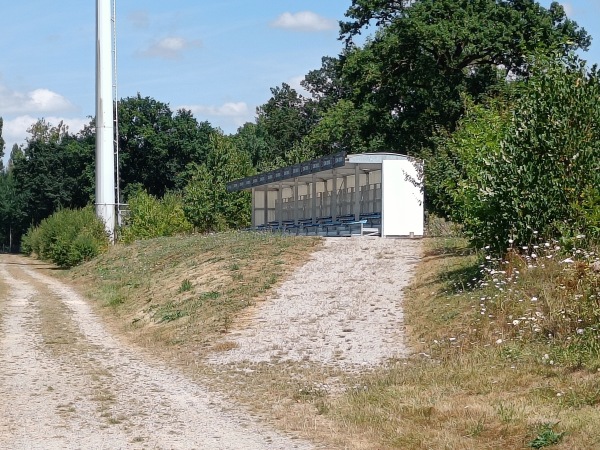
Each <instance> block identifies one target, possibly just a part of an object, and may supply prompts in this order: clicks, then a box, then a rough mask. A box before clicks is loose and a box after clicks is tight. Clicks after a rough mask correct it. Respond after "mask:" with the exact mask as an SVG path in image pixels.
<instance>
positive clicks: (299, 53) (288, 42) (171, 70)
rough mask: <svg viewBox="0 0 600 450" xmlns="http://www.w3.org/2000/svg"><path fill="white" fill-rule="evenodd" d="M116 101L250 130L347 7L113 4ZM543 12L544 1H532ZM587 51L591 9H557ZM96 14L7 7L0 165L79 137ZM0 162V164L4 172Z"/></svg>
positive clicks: (332, 1) (91, 6) (595, 53)
mask: <svg viewBox="0 0 600 450" xmlns="http://www.w3.org/2000/svg"><path fill="white" fill-rule="evenodd" d="M116 1H117V5H116V7H117V53H118V91H119V92H118V96H119V98H124V97H130V96H135V95H137V93H140V95H142V96H143V97H146V96H148V97H153V98H154V99H156V100H159V101H161V102H164V103H168V104H169V105H170V107H171V109H172V110H173V111H176V110H177V109H179V108H182V107H183V108H186V109H190V110H191V111H192V112H193V113H194V116H195V117H196V119H198V120H199V121H204V120H206V121H208V122H210V123H211V124H212V125H213V126H216V127H220V128H221V129H222V130H223V131H224V132H225V133H234V132H235V131H236V129H237V128H238V127H239V126H241V125H242V124H243V123H245V122H247V121H253V120H254V118H255V112H256V107H257V106H260V105H262V104H263V103H265V102H266V101H267V100H268V99H269V98H270V96H271V92H270V88H271V87H275V86H279V85H281V83H283V82H285V83H288V84H290V85H291V86H292V87H295V88H297V89H300V85H299V83H300V81H301V80H302V78H303V77H304V75H306V73H308V72H309V71H310V70H313V69H318V68H319V67H320V66H321V58H322V57H323V56H336V55H338V54H339V53H340V51H341V50H342V43H341V42H340V41H339V40H338V22H339V21H340V20H343V19H344V13H345V11H346V10H347V9H348V7H349V6H350V5H351V3H352V1H351V0H302V1H300V0H216V1H215V0H213V1H206V0H168V1H161V2H158V1H149V0H145V1H142V0H116ZM541 3H542V5H544V6H548V5H549V4H550V2H549V1H546V0H542V1H541ZM562 4H563V6H564V7H565V10H566V11H567V14H568V16H569V17H570V18H572V19H574V20H576V21H577V22H578V24H579V25H580V26H583V27H584V28H585V29H586V30H587V31H588V33H590V34H591V35H592V37H595V36H597V42H595V41H593V42H592V47H591V49H590V51H589V52H587V53H585V54H583V55H582V56H583V57H584V58H585V59H587V60H588V61H590V62H591V63H600V14H598V13H599V12H600V0H570V1H568V2H567V1H564V2H562ZM95 30H96V2H95V1H91V0H88V1H82V0H62V1H60V2H48V1H47V0H27V1H22V2H21V1H7V2H4V3H3V5H2V8H1V11H0V117H2V118H3V119H4V129H3V137H4V139H5V141H6V153H10V149H11V147H12V145H13V144H14V143H18V144H22V143H23V142H24V141H25V138H26V137H27V132H26V130H27V128H28V127H30V126H31V124H33V123H34V122H36V121H37V119H39V118H45V119H46V120H47V121H48V122H50V123H51V124H53V125H56V124H58V123H59V122H60V121H61V120H63V121H64V122H65V123H66V124H67V125H68V126H69V129H70V131H71V132H77V131H79V130H80V129H81V128H82V127H83V125H84V124H86V123H88V122H89V117H90V116H93V115H94V114H95V61H96V56H95V32H96V31H95ZM7 158H8V155H5V160H6V159H7Z"/></svg>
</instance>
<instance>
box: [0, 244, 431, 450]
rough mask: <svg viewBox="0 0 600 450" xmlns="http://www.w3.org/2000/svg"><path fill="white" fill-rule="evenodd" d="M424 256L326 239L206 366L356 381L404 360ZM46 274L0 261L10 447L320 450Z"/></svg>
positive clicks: (401, 248) (2, 406) (3, 425)
mask: <svg viewBox="0 0 600 450" xmlns="http://www.w3.org/2000/svg"><path fill="white" fill-rule="evenodd" d="M420 254H421V242H420V241H415V240H394V239H380V238H338V239H334V238H330V239H326V240H325V244H324V247H323V248H322V249H321V250H319V251H316V252H315V253H314V254H313V256H312V258H311V260H310V261H309V262H308V263H307V264H305V265H304V266H303V267H301V268H300V269H299V270H297V271H296V272H295V273H294V274H293V275H292V276H291V277H290V278H289V279H288V280H287V281H285V282H284V283H283V284H281V285H280V286H279V287H278V288H277V289H276V290H275V292H274V294H273V295H271V296H270V298H268V299H266V300H265V301H262V302H260V303H258V304H257V305H256V306H255V307H253V308H252V309H250V310H248V312H247V313H246V314H245V316H244V317H242V318H240V320H238V321H237V322H236V323H234V324H233V325H232V327H231V331H230V332H229V333H227V334H226V335H225V336H223V339H222V342H221V343H220V344H219V345H216V346H215V348H218V349H220V350H219V351H215V352H213V353H212V354H211V355H210V356H209V358H208V362H209V364H211V365H212V366H213V367H215V368H216V369H217V370H219V369H218V368H219V367H221V368H223V365H228V366H236V365H238V364H239V365H240V366H243V367H248V364H250V365H252V364H264V363H265V362H267V363H268V364H269V365H270V364H273V365H274V366H275V367H276V365H277V363H278V362H282V363H283V362H286V361H287V362H294V363H298V362H299V363H300V364H302V363H303V362H306V364H311V365H312V366H314V365H315V364H316V365H318V366H319V367H323V368H325V367H332V368H335V370H342V371H344V372H352V373H355V372H361V371H363V370H371V369H373V368H375V367H378V366H380V365H382V364H385V363H386V362H387V361H389V360H393V359H397V358H402V357H404V356H406V355H407V354H408V349H407V348H406V345H405V342H404V328H403V312H402V296H403V293H402V290H403V289H404V288H405V287H406V286H407V284H408V283H409V281H410V278H411V276H412V275H413V272H414V267H415V265H416V263H417V262H419V259H420ZM48 271H49V267H48V266H46V265H44V264H41V263H39V262H36V261H35V260H32V259H28V258H23V257H19V256H8V255H0V396H1V398H2V401H1V402H0V449H4V448H6V449H15V450H19V449H146V448H152V449H208V450H210V449H219V450H224V449H248V450H252V449H311V448H316V447H315V445H314V444H312V443H309V442H306V441H303V440H301V439H299V438H298V437H297V436H292V435H286V434H283V433H282V432H280V431H275V430H274V429H272V428H270V427H269V426H268V425H267V424H266V423H265V422H264V420H265V418H264V416H263V419H261V420H262V421H261V420H259V419H257V418H256V417H255V416H252V415H251V414H250V413H249V412H248V410H247V409H244V408H242V407H240V406H239V405H237V404H235V403H234V402H233V401H231V400H225V399H224V398H223V395H221V394H219V393H217V392H216V391H215V390H211V389H209V388H208V387H207V386H206V385H205V384H203V382H202V381H198V380H195V381H194V380H192V378H190V377H188V376H186V375H185V374H184V373H183V372H182V371H181V370H179V369H178V368H176V367H173V366H169V365H167V362H166V361H165V360H160V359H159V358H158V357H157V356H156V355H153V354H150V353H148V352H146V351H144V350H142V349H140V348H138V347H133V344H131V343H129V341H127V340H126V339H125V338H124V337H123V336H120V335H119V334H116V333H115V331H114V328H110V330H112V331H109V328H108V327H107V326H106V324H105V323H104V322H103V321H102V319H100V317H99V316H97V315H96V314H95V313H94V311H93V310H92V308H91V307H90V305H89V304H88V303H87V302H86V301H85V300H84V299H83V298H82V297H81V296H80V295H79V294H78V292H77V291H76V290H75V289H74V288H72V287H70V286H68V285H66V284H64V283H63V282H61V281H59V280H57V279H56V278H55V277H52V276H49V275H48ZM233 368H234V369H235V367H233ZM302 434H304V435H306V433H302Z"/></svg>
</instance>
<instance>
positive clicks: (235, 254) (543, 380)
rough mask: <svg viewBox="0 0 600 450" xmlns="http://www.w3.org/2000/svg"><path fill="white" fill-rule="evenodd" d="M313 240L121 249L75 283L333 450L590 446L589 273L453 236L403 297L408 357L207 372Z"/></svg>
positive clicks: (218, 381)
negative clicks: (482, 251) (359, 369)
mask: <svg viewBox="0 0 600 450" xmlns="http://www.w3.org/2000/svg"><path fill="white" fill-rule="evenodd" d="M317 242H318V241H314V240H312V241H311V240H303V239H301V240H299V239H289V238H287V239H286V238H281V237H276V236H265V235H239V234H225V235H217V236H209V237H190V238H175V239H173V238H169V239H159V240H154V241H148V242H141V243H136V244H134V245H133V246H130V247H122V248H116V249H114V250H113V251H111V252H110V253H109V254H108V255H107V256H104V257H101V258H100V259H97V260H96V261H95V262H93V263H92V264H88V265H86V266H83V267H81V268H78V269H76V270H75V271H73V274H72V276H73V277H74V279H75V280H77V281H82V282H83V281H85V282H86V283H87V282H89V281H91V285H90V286H92V287H93V286H95V288H93V289H92V290H91V292H96V293H95V296H96V298H100V299H101V301H102V302H104V304H106V305H110V306H111V308H113V309H114V312H116V314H117V315H118V316H119V317H120V318H121V319H119V320H120V321H121V323H123V324H126V325H127V326H128V327H129V329H130V330H132V331H133V333H132V335H133V336H138V338H137V339H136V340H137V341H138V342H142V343H144V344H145V345H147V346H149V347H156V343H157V342H158V343H162V344H164V347H165V348H170V349H171V350H169V352H168V353H163V354H164V355H165V356H166V357H168V358H174V359H175V360H177V362H178V363H180V364H182V365H183V366H187V369H188V370H189V371H190V372H192V373H196V374H199V375H200V376H201V377H203V378H204V379H205V378H206V377H209V378H210V377H212V379H213V380H214V386H216V387H217V388H219V389H222V390H223V391H225V392H227V393H228V394H229V395H230V396H232V397H233V398H236V399H237V400H239V401H240V402H241V403H243V404H245V405H246V406H247V407H250V408H251V409H252V410H254V411H255V412H257V413H260V414H263V415H264V416H266V417H270V418H271V419H272V420H273V421H274V423H276V424H277V425H278V426H279V427H281V428H283V429H286V430H290V431H295V432H298V433H300V434H303V435H305V436H309V437H313V438H315V439H317V440H319V441H321V442H325V443H326V445H327V446H328V448H355V449H387V448H398V449H456V450H458V449H461V450H463V449H500V448H503V449H522V448H544V447H549V446H552V448H556V449H573V448H577V449H594V448H600V428H599V427H598V426H597V424H598V423H600V410H599V408H598V404H599V403H600V383H599V382H598V368H599V367H600V358H599V356H598V353H599V352H598V348H599V346H598V340H597V335H598V330H597V328H596V327H597V325H598V323H599V322H600V320H598V319H599V317H600V307H599V306H598V295H600V292H598V290H599V286H600V283H599V280H598V274H597V273H596V272H594V271H593V270H592V267H591V266H590V265H589V264H587V263H585V262H580V263H562V262H560V261H558V256H557V255H553V256H554V258H546V256H550V255H549V254H548V255H539V256H537V255H536V258H532V257H531V256H527V257H521V256H517V255H516V254H515V255H514V256H513V257H511V258H510V260H509V261H507V262H506V263H499V265H498V264H496V265H494V266H491V265H490V264H484V265H481V261H482V260H483V261H485V259H484V255H479V254H475V253H474V252H472V251H471V250H469V249H468V248H467V247H466V245H465V242H464V241H463V240H460V239H441V238H440V239H430V240H426V241H425V246H426V255H425V257H424V259H423V261H422V262H421V264H420V266H419V268H418V270H417V275H416V277H415V279H414V282H413V285H412V287H411V288H410V289H409V290H408V291H407V292H406V295H405V300H404V310H405V317H406V319H405V320H406V325H407V327H408V340H409V343H410V344H411V347H412V349H413V351H414V355H413V356H412V357H410V358H408V359H407V360H405V361H398V362H396V363H395V364H392V365H390V366H389V367H387V368H382V369H380V370H378V371H375V372H372V373H367V374H344V373H340V372H339V371H334V370H331V369H327V370H324V369H323V368H322V367H319V366H317V365H307V364H293V363H286V364H281V365H272V364H263V365H254V366H252V367H251V368H250V367H248V368H247V369H248V370H244V368H243V367H240V366H239V365H237V366H235V367H219V368H218V369H215V368H211V367H209V366H205V365H203V364H202V363H201V362H200V361H201V359H200V358H198V352H200V353H203V352H206V351H215V350H217V351H218V350H219V349H220V348H219V345H223V344H222V343H223V340H222V339H221V340H218V339H216V338H217V337H219V336H221V332H222V331H225V330H227V329H228V328H229V327H230V326H231V324H232V323H233V322H235V321H238V320H240V318H241V317H243V316H244V310H245V308H246V307H247V306H248V305H251V304H253V303H254V302H255V301H260V299H261V298H264V297H265V294H266V292H267V291H268V289H269V288H270V287H272V286H273V285H275V284H276V283H277V282H278V281H279V280H280V279H282V277H284V276H285V274H286V273H287V272H288V271H289V270H291V269H292V268H294V267H297V266H298V265H299V264H300V263H301V262H302V261H304V260H305V259H306V258H307V257H308V254H309V252H311V251H313V250H314V249H315V248H318V244H317ZM532 251H533V250H532ZM535 251H536V252H537V253H541V251H539V250H535ZM530 253H531V252H530ZM530 253H529V254H530ZM588 256H589V255H588ZM591 257H592V258H593V257H594V255H591ZM542 266H543V267H542ZM94 289H95V291H94ZM110 310H111V309H110V308H107V311H110ZM140 336H142V337H143V338H140ZM215 339H216V340H215ZM218 342H221V344H217V345H216V347H215V345H214V344H215V343H218ZM172 344H176V345H172ZM173 349H175V350H173Z"/></svg>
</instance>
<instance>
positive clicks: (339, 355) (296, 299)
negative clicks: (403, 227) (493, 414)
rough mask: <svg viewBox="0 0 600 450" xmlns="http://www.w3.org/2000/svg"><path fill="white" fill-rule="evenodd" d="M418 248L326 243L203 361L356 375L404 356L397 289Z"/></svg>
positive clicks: (397, 243)
mask: <svg viewBox="0 0 600 450" xmlns="http://www.w3.org/2000/svg"><path fill="white" fill-rule="evenodd" d="M420 254H421V242H420V241H415V240H400V239H381V238H366V237H363V238H329V239H327V240H326V242H325V248H324V249H323V250H321V251H319V252H316V253H315V254H314V255H313V258H312V259H311V260H310V261H309V262H308V263H307V264H305V265H304V266H303V267H302V268H301V269H300V270H298V271H296V272H295V273H294V275H293V277H292V278H291V279H289V280H288V281H286V282H285V283H284V284H283V285H282V286H281V287H280V288H279V289H278V291H277V293H276V294H275V295H274V296H273V298H271V299H269V300H268V301H266V302H264V303H262V304H261V305H260V306H258V307H257V308H256V310H255V312H254V315H253V316H252V317H251V318H250V320H249V325H248V326H245V327H243V326H242V327H239V328H238V329H237V330H236V331H233V332H231V333H230V334H229V335H227V339H228V340H229V341H232V343H233V344H232V346H233V347H234V348H233V349H231V350H229V351H225V352H221V353H216V354H213V355H212V356H211V357H210V358H209V362H211V363H214V364H229V363H241V362H250V363H258V362H265V361H273V362H275V361H312V362H318V363H321V364H326V365H332V366H337V367H341V368H343V369H345V370H360V369H362V368H369V367H373V366H376V365H379V364H382V363H384V362H385V361H386V360H387V359H389V358H399V357H404V356H406V354H407V349H406V347H405V345H404V339H403V313H402V307H401V305H402V290H403V288H404V287H405V286H407V284H408V282H409V281H410V278H411V276H412V274H413V268H414V267H415V266H414V265H415V263H417V262H418V261H419V259H420Z"/></svg>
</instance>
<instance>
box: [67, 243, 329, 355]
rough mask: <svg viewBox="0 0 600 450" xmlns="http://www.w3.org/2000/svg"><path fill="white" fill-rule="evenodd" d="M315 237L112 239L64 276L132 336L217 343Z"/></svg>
mask: <svg viewBox="0 0 600 450" xmlns="http://www.w3.org/2000/svg"><path fill="white" fill-rule="evenodd" d="M319 245H320V244H319V241H318V240H317V239H310V238H291V237H282V236H277V235H272V234H254V233H223V234H217V235H209V236H204V235H195V236H181V237H175V238H159V239H153V240H148V241H139V242H136V243H134V244H131V245H128V246H117V247H115V248H113V249H112V250H111V251H110V252H109V253H108V254H106V255H103V256H101V257H100V258H97V259H95V260H94V261H93V262H92V263H88V264H85V265H83V266H81V267H78V268H76V269H73V270H72V271H71V272H70V273H69V277H70V278H71V279H72V280H73V281H74V282H75V283H77V284H78V285H80V286H83V288H84V289H85V290H87V293H88V295H89V296H90V297H91V298H92V299H94V300H97V301H98V302H100V303H101V304H103V305H104V306H109V307H110V308H111V309H112V310H113V312H114V316H116V317H118V318H119V321H120V323H121V324H123V325H124V328H125V330H126V331H128V332H129V334H130V337H132V338H133V339H134V340H135V341H136V342H138V343H142V344H144V345H148V346H156V345H158V346H167V347H173V346H178V347H182V346H193V348H194V353H195V354H196V355H199V354H203V353H205V352H207V351H212V350H219V349H215V348H214V347H213V343H214V341H215V338H216V337H218V336H220V335H222V334H223V333H224V332H226V331H228V330H229V329H230V328H231V326H232V325H233V324H234V322H237V321H239V320H244V318H245V317H246V316H248V315H249V314H251V307H252V306H253V305H254V304H255V303H256V302H258V301H262V300H264V299H265V297H266V294H267V293H268V292H269V291H270V290H271V289H272V288H273V287H275V286H276V285H277V283H279V282H280V281H281V280H282V279H283V277H284V276H286V275H287V274H288V273H290V272H291V271H293V270H294V268H295V267H297V266H298V265H299V264H302V263H303V262H304V261H306V259H307V258H308V257H309V256H310V254H311V253H312V252H313V251H315V250H316V249H317V248H318V247H319Z"/></svg>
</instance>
